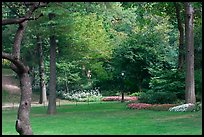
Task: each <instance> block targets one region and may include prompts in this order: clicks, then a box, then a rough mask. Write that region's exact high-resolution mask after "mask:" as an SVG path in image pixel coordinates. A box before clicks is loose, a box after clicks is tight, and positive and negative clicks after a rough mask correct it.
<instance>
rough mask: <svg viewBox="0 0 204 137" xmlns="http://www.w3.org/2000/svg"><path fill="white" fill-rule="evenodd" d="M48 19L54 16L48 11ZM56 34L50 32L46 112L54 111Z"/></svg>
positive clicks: (51, 112)
mask: <svg viewBox="0 0 204 137" xmlns="http://www.w3.org/2000/svg"><path fill="white" fill-rule="evenodd" d="M48 16H49V20H50V21H52V20H53V18H54V17H55V14H54V13H49V14H48ZM50 25H51V26H50V30H51V31H53V30H54V27H53V25H54V24H52V23H51V24H50ZM56 47H57V43H56V36H55V34H54V32H53V33H51V36H50V81H49V102H48V110H47V113H48V114H55V113H56Z"/></svg>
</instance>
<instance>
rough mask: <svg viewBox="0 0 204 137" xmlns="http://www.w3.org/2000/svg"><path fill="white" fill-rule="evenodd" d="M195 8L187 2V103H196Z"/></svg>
mask: <svg viewBox="0 0 204 137" xmlns="http://www.w3.org/2000/svg"><path fill="white" fill-rule="evenodd" d="M193 12H194V11H193V7H192V5H191V4H190V3H189V2H185V35H186V81H185V82H186V85H185V92H186V93H185V100H186V103H195V102H196V98H195V80H194V36H193Z"/></svg>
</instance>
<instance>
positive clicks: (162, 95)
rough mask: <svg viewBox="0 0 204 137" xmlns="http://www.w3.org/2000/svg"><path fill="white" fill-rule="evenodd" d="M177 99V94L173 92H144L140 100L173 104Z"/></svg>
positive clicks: (150, 102)
mask: <svg viewBox="0 0 204 137" xmlns="http://www.w3.org/2000/svg"><path fill="white" fill-rule="evenodd" d="M176 100H177V97H176V94H175V93H171V92H154V91H152V90H150V91H147V92H146V93H145V92H142V94H141V96H140V97H139V101H140V102H142V103H149V104H172V103H174V102H175V101H176Z"/></svg>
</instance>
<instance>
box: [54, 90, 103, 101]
mask: <svg viewBox="0 0 204 137" xmlns="http://www.w3.org/2000/svg"><path fill="white" fill-rule="evenodd" d="M57 95H58V96H60V97H61V98H62V99H66V100H70V101H78V102H86V101H89V102H96V101H100V100H101V98H102V95H101V94H100V92H99V89H97V88H95V89H91V90H72V91H71V92H68V93H66V92H65V91H58V92H57Z"/></svg>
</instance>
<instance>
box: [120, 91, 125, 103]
mask: <svg viewBox="0 0 204 137" xmlns="http://www.w3.org/2000/svg"><path fill="white" fill-rule="evenodd" d="M124 101H125V100H124V92H123V91H122V98H121V102H124Z"/></svg>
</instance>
